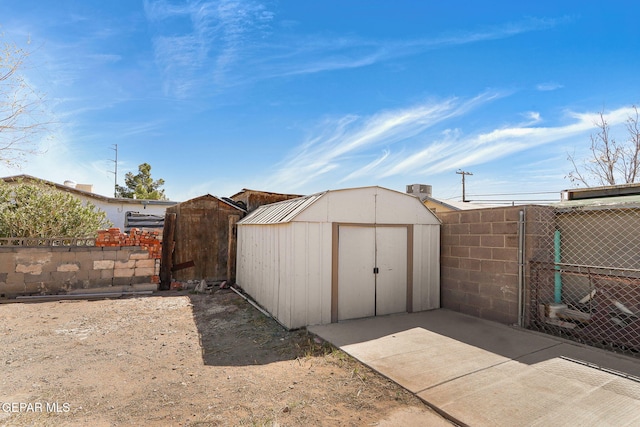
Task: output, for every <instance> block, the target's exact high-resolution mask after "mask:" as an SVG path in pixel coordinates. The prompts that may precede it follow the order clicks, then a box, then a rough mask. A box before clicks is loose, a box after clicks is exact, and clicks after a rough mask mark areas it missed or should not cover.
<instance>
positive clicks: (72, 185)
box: [64, 179, 78, 188]
mask: <svg viewBox="0 0 640 427" xmlns="http://www.w3.org/2000/svg"><path fill="white" fill-rule="evenodd" d="M64 185H66V186H67V187H71V188H76V185H78V183H77V182H75V181H71V180H70V179H68V180H66V181H65V182H64Z"/></svg>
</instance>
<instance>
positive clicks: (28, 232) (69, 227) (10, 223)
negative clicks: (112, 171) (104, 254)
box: [0, 180, 111, 238]
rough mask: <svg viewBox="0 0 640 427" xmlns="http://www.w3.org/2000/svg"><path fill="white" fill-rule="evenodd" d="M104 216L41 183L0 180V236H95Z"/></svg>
mask: <svg viewBox="0 0 640 427" xmlns="http://www.w3.org/2000/svg"><path fill="white" fill-rule="evenodd" d="M110 226H111V222H110V221H109V220H108V219H107V214H106V213H105V212H104V211H102V210H100V209H98V208H97V207H96V206H95V205H93V204H92V203H90V202H87V203H86V204H83V203H82V201H81V200H80V199H78V198H76V197H74V196H73V195H71V194H69V193H64V192H61V191H59V190H57V189H56V188H55V187H53V186H51V185H48V184H45V183H37V184H32V183H25V182H23V181H19V182H17V183H15V184H8V183H6V182H4V181H1V180H0V237H41V238H50V237H95V236H96V235H97V231H98V230H101V229H104V228H108V227H110Z"/></svg>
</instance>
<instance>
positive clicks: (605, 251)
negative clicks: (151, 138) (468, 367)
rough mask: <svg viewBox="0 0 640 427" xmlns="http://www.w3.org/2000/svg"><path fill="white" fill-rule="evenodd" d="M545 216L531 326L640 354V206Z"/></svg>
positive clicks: (534, 262) (534, 270)
mask: <svg viewBox="0 0 640 427" xmlns="http://www.w3.org/2000/svg"><path fill="white" fill-rule="evenodd" d="M541 215H544V216H545V217H544V218H542V217H541V218H538V219H537V221H535V224H536V226H537V227H539V229H538V230H536V233H535V234H537V236H538V240H539V241H538V244H537V245H536V248H535V249H534V250H532V251H531V252H532V253H531V254H530V258H529V267H530V270H529V273H530V275H529V277H530V278H529V293H528V297H529V302H530V304H528V306H529V313H528V316H527V318H528V319H527V320H528V322H527V326H528V328H530V329H534V330H537V331H541V332H545V333H549V334H553V335H557V336H562V337H565V338H569V339H572V340H575V341H578V342H582V343H585V344H589V345H592V346H597V347H601V348H605V349H608V350H612V351H616V352H622V353H627V354H631V355H634V356H636V357H640V207H638V206H624V205H620V206H616V207H615V208H612V207H611V206H609V207H602V206H598V207H594V206H593V207H580V208H556V209H555V210H549V211H546V213H543V214H541Z"/></svg>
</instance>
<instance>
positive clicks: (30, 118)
mask: <svg viewBox="0 0 640 427" xmlns="http://www.w3.org/2000/svg"><path fill="white" fill-rule="evenodd" d="M3 36H4V35H3V34H2V33H0V161H1V162H3V163H5V164H6V165H8V166H19V165H20V163H22V162H23V161H24V158H25V156H26V155H28V154H36V153H38V151H39V150H38V149H37V147H36V142H37V141H38V140H40V137H41V136H42V135H44V134H45V133H47V132H48V131H49V127H50V125H51V122H50V120H48V118H47V116H48V114H47V113H46V111H45V109H44V106H45V102H44V97H43V96H42V94H40V93H38V91H37V90H36V89H34V87H33V86H32V85H31V84H30V83H29V81H28V80H27V79H26V78H25V76H24V75H23V74H22V72H23V71H24V69H25V67H26V64H27V62H28V59H29V55H30V52H28V51H26V50H24V49H22V48H21V47H19V46H18V45H16V44H15V43H12V42H7V41H5V40H2V37H3Z"/></svg>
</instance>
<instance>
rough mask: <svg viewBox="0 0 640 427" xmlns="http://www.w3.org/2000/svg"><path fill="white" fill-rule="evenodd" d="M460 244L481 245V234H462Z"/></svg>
mask: <svg viewBox="0 0 640 427" xmlns="http://www.w3.org/2000/svg"><path fill="white" fill-rule="evenodd" d="M460 246H480V236H471V235H462V236H460Z"/></svg>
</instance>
